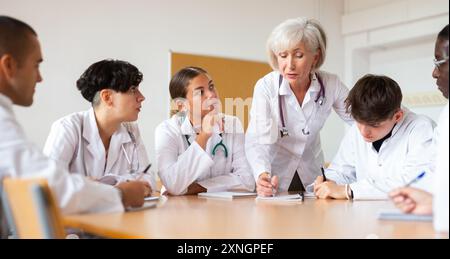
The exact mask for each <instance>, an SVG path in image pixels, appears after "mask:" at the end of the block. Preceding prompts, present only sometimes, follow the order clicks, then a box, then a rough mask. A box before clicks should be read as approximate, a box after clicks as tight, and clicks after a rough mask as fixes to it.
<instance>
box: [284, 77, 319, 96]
mask: <svg viewBox="0 0 450 259" xmlns="http://www.w3.org/2000/svg"><path fill="white" fill-rule="evenodd" d="M277 75H278V76H277V78H279V76H280V74H279V73H277ZM278 83H279V81H278V80H277V86H278ZM319 91H320V83H319V80H318V79H317V76H316V73H314V74H313V75H312V78H311V85H310V86H309V88H308V91H307V93H309V95H310V96H313V95H315V94H317V93H318V92H319ZM279 93H280V95H293V94H294V92H293V91H292V89H291V86H290V85H289V82H288V81H287V80H285V79H283V82H282V83H281V86H280V91H279Z"/></svg>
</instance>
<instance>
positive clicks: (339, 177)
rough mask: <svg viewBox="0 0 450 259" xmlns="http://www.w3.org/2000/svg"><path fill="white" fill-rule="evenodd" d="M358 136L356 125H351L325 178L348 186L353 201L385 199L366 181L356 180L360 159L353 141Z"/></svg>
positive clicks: (383, 194)
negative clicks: (356, 166) (351, 192)
mask: <svg viewBox="0 0 450 259" xmlns="http://www.w3.org/2000/svg"><path fill="white" fill-rule="evenodd" d="M359 134H360V133H359V131H358V129H357V127H356V125H353V126H352V127H351V128H350V130H349V131H348V132H347V134H346V135H345V137H344V139H343V140H342V143H341V145H340V147H339V150H338V153H337V154H336V156H335V158H334V159H333V162H332V163H331V164H330V166H329V168H328V169H327V171H326V176H327V178H328V179H330V180H333V181H335V182H336V183H337V184H339V185H345V184H349V185H350V188H351V189H352V191H353V198H354V199H355V200H359V199H386V198H387V196H386V194H385V193H384V192H381V191H379V190H378V189H376V188H375V187H374V186H373V185H372V184H371V183H370V182H369V181H368V180H367V179H362V180H361V179H359V180H358V179H357V176H356V170H355V165H356V163H357V160H358V159H360V158H359V157H358V154H357V153H356V144H355V141H356V139H357V137H358V136H359Z"/></svg>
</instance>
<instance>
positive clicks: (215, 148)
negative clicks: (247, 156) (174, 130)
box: [184, 133, 228, 158]
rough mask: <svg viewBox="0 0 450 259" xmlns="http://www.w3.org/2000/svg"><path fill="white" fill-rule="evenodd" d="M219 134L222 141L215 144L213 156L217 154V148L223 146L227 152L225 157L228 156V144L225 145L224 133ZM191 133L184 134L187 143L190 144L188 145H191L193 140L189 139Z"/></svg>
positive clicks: (224, 151)
mask: <svg viewBox="0 0 450 259" xmlns="http://www.w3.org/2000/svg"><path fill="white" fill-rule="evenodd" d="M219 136H220V138H221V139H220V141H219V143H217V144H216V145H215V146H214V148H213V150H212V152H211V153H212V155H213V156H216V152H217V149H219V148H222V149H223V153H224V154H225V158H227V157H228V148H227V146H225V144H224V143H223V137H222V136H223V134H222V133H220V134H219ZM189 137H190V136H189V135H184V138H185V139H186V142H187V144H188V147H189V146H191V142H190V141H189Z"/></svg>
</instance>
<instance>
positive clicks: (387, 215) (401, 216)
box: [378, 210, 433, 221]
mask: <svg viewBox="0 0 450 259" xmlns="http://www.w3.org/2000/svg"><path fill="white" fill-rule="evenodd" d="M378 219H379V220H400V221H432V220H433V216H431V215H415V214H406V213H403V212H401V211H399V210H386V211H380V212H379V213H378Z"/></svg>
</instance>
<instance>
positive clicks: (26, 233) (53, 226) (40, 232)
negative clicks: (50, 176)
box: [2, 178, 65, 239]
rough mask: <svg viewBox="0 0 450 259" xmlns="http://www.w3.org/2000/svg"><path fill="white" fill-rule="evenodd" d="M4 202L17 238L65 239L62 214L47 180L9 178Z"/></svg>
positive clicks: (3, 198)
mask: <svg viewBox="0 0 450 259" xmlns="http://www.w3.org/2000/svg"><path fill="white" fill-rule="evenodd" d="M2 201H3V209H4V211H5V215H6V218H7V221H8V224H9V226H10V228H11V229H12V232H13V236H14V237H15V238H33V239H44V238H45V239H48V238H65V231H64V227H63V224H62V216H61V214H60V211H59V208H58V206H57V205H56V201H55V198H54V197H53V195H52V192H51V190H50V188H49V187H48V184H47V181H46V180H44V179H12V178H6V179H4V180H3V193H2Z"/></svg>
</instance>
